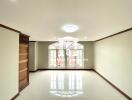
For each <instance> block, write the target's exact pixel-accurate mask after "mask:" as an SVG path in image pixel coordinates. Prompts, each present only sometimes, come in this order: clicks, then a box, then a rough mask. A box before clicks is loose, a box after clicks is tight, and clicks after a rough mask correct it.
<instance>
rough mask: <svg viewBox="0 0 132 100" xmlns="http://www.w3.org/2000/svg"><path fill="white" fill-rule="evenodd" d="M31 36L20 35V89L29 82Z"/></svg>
mask: <svg viewBox="0 0 132 100" xmlns="http://www.w3.org/2000/svg"><path fill="white" fill-rule="evenodd" d="M28 63H29V36H27V35H24V34H20V36H19V91H21V90H23V89H24V88H25V87H26V86H27V85H28V84H29V66H28Z"/></svg>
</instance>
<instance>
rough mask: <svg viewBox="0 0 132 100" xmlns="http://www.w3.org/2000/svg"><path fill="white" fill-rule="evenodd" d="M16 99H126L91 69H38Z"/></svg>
mask: <svg viewBox="0 0 132 100" xmlns="http://www.w3.org/2000/svg"><path fill="white" fill-rule="evenodd" d="M16 100H127V99H126V98H125V97H124V96H122V95H121V94H120V93H119V92H118V91H117V90H115V89H114V88H113V87H111V86H110V85H109V84H108V83H107V82H106V81H104V80H103V79H102V78H101V77H99V76H98V75H97V74H96V73H95V72H92V71H62V70H61V71H38V72H35V73H31V74H30V84H29V86H28V87H27V88H25V89H24V90H23V91H22V92H21V93H20V95H19V97H18V98H17V99H16Z"/></svg>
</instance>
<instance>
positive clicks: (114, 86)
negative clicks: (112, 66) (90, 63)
mask: <svg viewBox="0 0 132 100" xmlns="http://www.w3.org/2000/svg"><path fill="white" fill-rule="evenodd" d="M94 72H95V73H97V74H98V75H99V76H100V77H101V78H103V79H104V80H105V81H106V82H107V83H109V84H110V85H111V86H112V87H113V88H115V89H116V90H117V91H118V92H120V93H121V94H122V95H123V96H125V97H126V98H127V99H128V100H132V98H131V97H130V96H128V95H127V94H126V93H124V92H123V91H122V90H120V89H119V88H118V87H117V86H116V85H114V84H113V83H112V82H110V81H109V80H108V79H106V78H105V77H104V76H103V75H101V74H100V73H99V72H97V71H96V70H94Z"/></svg>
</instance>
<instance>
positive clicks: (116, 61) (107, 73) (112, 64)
mask: <svg viewBox="0 0 132 100" xmlns="http://www.w3.org/2000/svg"><path fill="white" fill-rule="evenodd" d="M94 47H95V48H94V50H95V54H94V55H95V57H94V58H95V65H94V66H95V70H97V71H98V72H99V73H100V74H102V75H103V76H104V77H105V78H107V79H108V80H110V81H111V82H112V83H113V84H114V85H116V86H117V87H118V88H119V89H121V90H122V91H123V92H125V93H126V94H128V95H129V96H130V97H132V31H129V32H126V33H123V34H119V35H116V36H113V37H110V38H107V39H104V40H101V41H98V42H95V44H94Z"/></svg>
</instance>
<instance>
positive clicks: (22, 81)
mask: <svg viewBox="0 0 132 100" xmlns="http://www.w3.org/2000/svg"><path fill="white" fill-rule="evenodd" d="M27 84H28V79H27V78H25V79H24V80H21V81H19V85H20V86H19V89H20V91H21V90H22V89H23V88H24V87H25V86H27Z"/></svg>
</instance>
